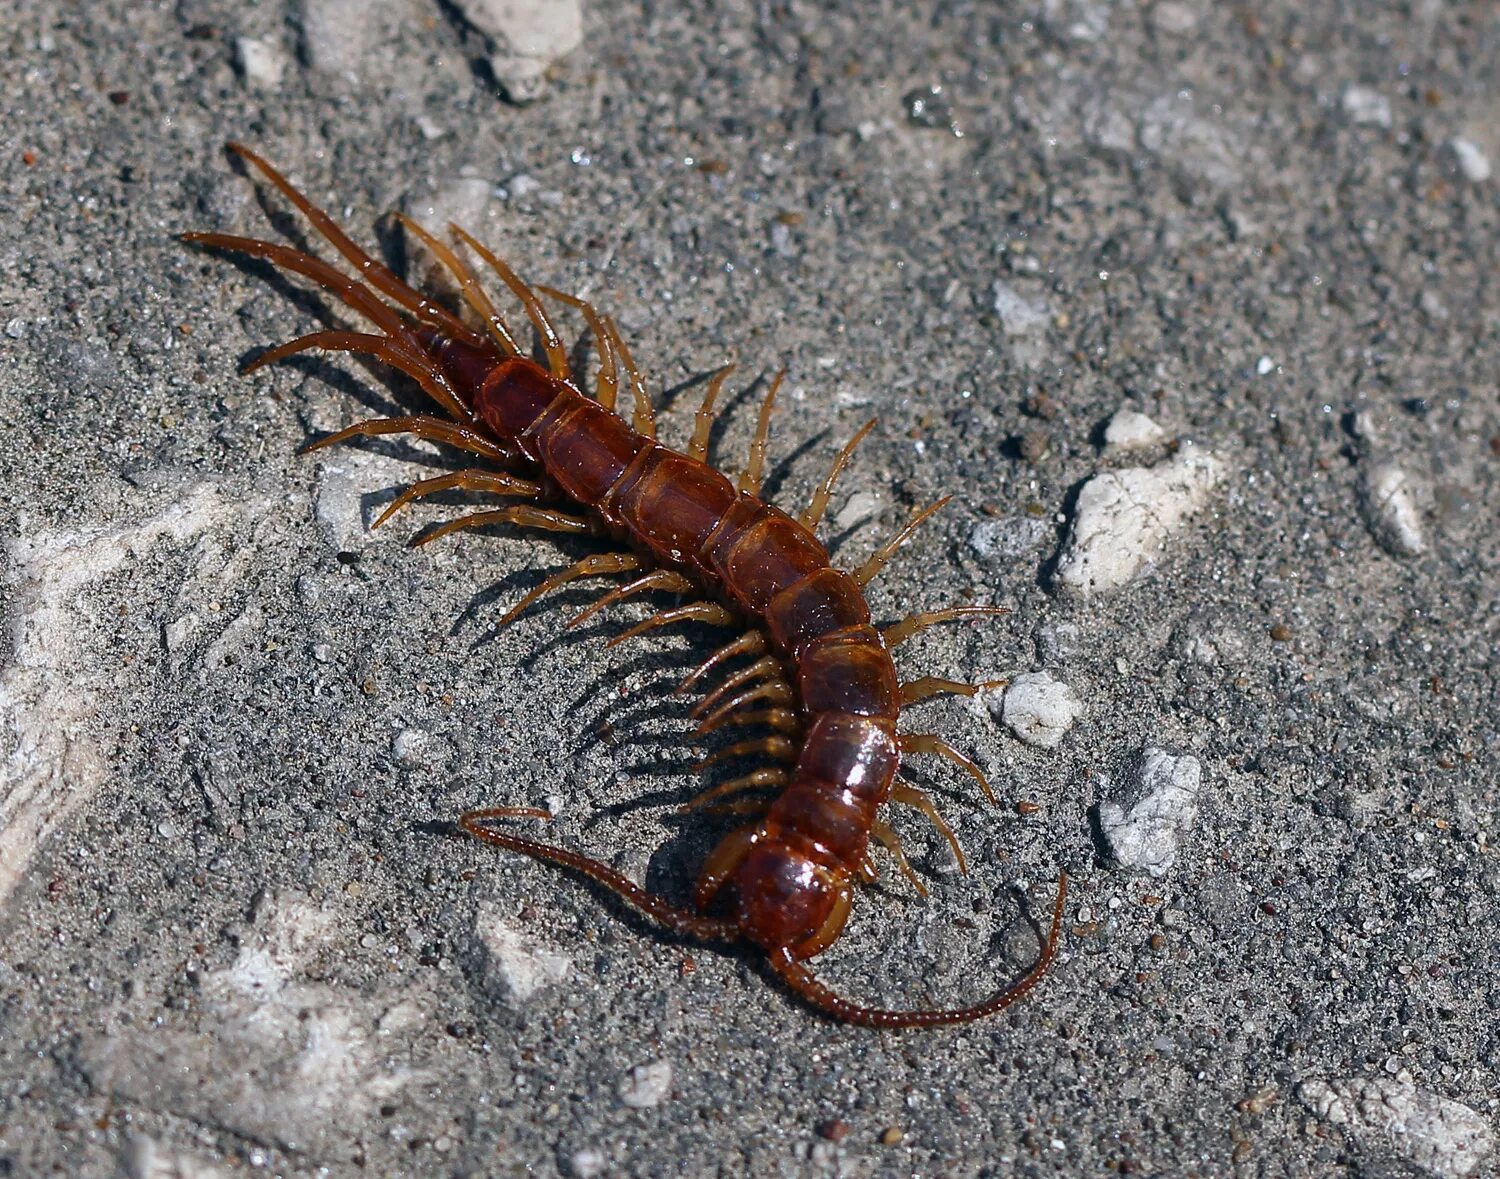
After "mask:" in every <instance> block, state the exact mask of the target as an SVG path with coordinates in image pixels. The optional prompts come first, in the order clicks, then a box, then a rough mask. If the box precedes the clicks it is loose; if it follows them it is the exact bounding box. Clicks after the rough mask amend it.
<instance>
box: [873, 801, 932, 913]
mask: <svg viewBox="0 0 1500 1179" xmlns="http://www.w3.org/2000/svg"><path fill="white" fill-rule="evenodd" d="M870 834H871V835H873V836H874V837H875V838H876V839H877V840H879V841H880V845H881V846H882V847H883V848H885V850H886V851H888V852H890V853H891V857H892V858H893V859H894V860H895V861H896V867H897V868H899V869H900V870H901V875H903V876H905V877H906V878H907V879H908V880H910V881H911V886H912V887H913V888H914V889H916V890H917V895H918V896H921V897H925V896H926V895H927V886H926V885H925V884H923V883H922V880H921V877H919V876H918V875H917V874H916V873H915V872H913V871H912V867H911V861H910V860H908V859H907V858H906V852H905V851H904V850H902V847H901V836H899V835H897V834H896V832H895V831H893V830H892V829H891V825H890V824H889V823H886V822H884V821H883V820H881V819H876V820H875V822H874V823H873V824H872V825H871V827H870Z"/></svg>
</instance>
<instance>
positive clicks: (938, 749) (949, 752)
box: [896, 733, 1000, 806]
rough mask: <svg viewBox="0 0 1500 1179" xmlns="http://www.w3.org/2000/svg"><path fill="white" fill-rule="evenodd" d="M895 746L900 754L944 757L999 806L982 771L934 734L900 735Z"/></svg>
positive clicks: (998, 801)
mask: <svg viewBox="0 0 1500 1179" xmlns="http://www.w3.org/2000/svg"><path fill="white" fill-rule="evenodd" d="M896 744H897V746H898V747H899V748H900V750H901V752H902V753H935V754H937V755H938V756H939V757H946V758H947V759H948V760H949V761H951V762H952V763H953V764H954V765H956V766H958V767H959V768H960V769H962V770H964V771H965V772H967V773H968V774H970V775H972V777H973V778H974V781H976V782H978V783H979V787H980V789H981V790H983V791H984V793H985V795H986V796H987V797H988V798H989V800H990V801H991V802H992V803H994V804H995V805H996V806H999V805H1000V800H999V799H998V798H996V797H995V792H994V791H993V790H992V789H990V780H989V779H988V778H986V777H985V776H984V771H983V770H981V769H980V768H979V767H978V766H977V765H975V764H974V762H973V761H972V760H970V759H969V758H967V757H965V756H964V755H963V754H962V753H960V752H959V751H958V750H956V749H954V748H953V746H951V745H949V744H948V742H946V741H944V740H943V739H942V738H941V737H939V736H938V735H937V734H936V733H902V734H901V735H900V736H898V737H897V738H896Z"/></svg>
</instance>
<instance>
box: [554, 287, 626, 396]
mask: <svg viewBox="0 0 1500 1179" xmlns="http://www.w3.org/2000/svg"><path fill="white" fill-rule="evenodd" d="M536 289H537V290H538V291H539V292H541V293H542V294H544V295H546V296H547V297H548V298H549V299H556V300H557V301H558V302H559V303H565V304H567V306H569V307H573V308H576V309H577V310H579V311H581V312H583V318H584V322H586V323H587V324H588V325H589V331H591V332H592V333H593V334H594V347H595V348H596V349H597V350H598V352H599V372H598V375H597V376H596V377H595V378H594V400H595V401H597V402H598V403H599V404H600V405H602V406H603V407H604V408H605V409H607V410H610V411H611V412H613V411H614V408H615V402H616V400H618V398H619V394H620V362H619V358H618V357H617V356H616V355H615V345H614V340H613V338H612V337H611V336H610V334H609V331H608V329H606V328H605V326H604V319H603V317H602V316H601V315H600V314H599V309H598V308H597V307H595V306H594V305H593V304H592V303H587V302H585V301H584V300H582V299H580V298H578V296H577V295H570V294H568V293H566V292H565V291H559V290H557V289H556V288H555V287H544V286H542V285H541V284H540V283H538V284H537V288H536Z"/></svg>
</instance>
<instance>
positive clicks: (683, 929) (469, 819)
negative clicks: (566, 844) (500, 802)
mask: <svg viewBox="0 0 1500 1179" xmlns="http://www.w3.org/2000/svg"><path fill="white" fill-rule="evenodd" d="M518 817H520V818H547V817H548V815H547V812H545V811H537V810H534V809H533V808H529V807H489V808H486V809H483V810H474V811H468V812H466V813H465V814H463V815H460V816H459V820H458V825H459V827H461V828H462V829H463V830H464V831H465V832H467V833H468V834H470V835H472V836H474V837H475V838H476V839H482V840H484V841H485V842H486V843H492V844H494V845H495V846H496V847H501V848H504V849H505V850H506V851H513V852H519V853H520V854H521V855H523V856H530V857H531V858H532V859H534V860H541V861H543V862H544V863H549V864H555V865H557V866H558V867H560V868H566V869H568V870H569V871H572V872H577V873H579V874H580V875H582V876H586V877H587V878H588V879H590V880H592V881H593V882H594V883H595V884H598V885H600V886H601V887H603V888H607V889H609V891H610V892H612V893H614V894H615V896H617V897H619V898H620V900H622V901H623V902H625V904H627V905H629V906H630V907H631V908H632V909H634V910H636V911H637V912H638V913H642V914H644V915H645V916H647V917H650V918H651V919H652V920H653V921H656V922H658V923H660V924H661V925H663V926H665V927H666V928H667V929H669V930H671V931H672V932H673V933H678V934H683V935H685V936H687V937H697V938H707V939H711V940H715V941H736V940H738V937H739V931H738V930H737V929H736V928H735V924H734V922H733V921H722V920H716V919H714V918H711V917H702V916H699V915H698V914H697V913H694V912H692V911H691V910H688V909H682V908H679V907H678V906H676V905H673V904H671V903H670V902H668V901H667V900H666V899H665V898H663V897H659V896H657V895H656V894H655V893H652V892H647V891H646V890H645V889H644V888H642V887H641V886H640V885H639V884H637V883H636V882H635V881H633V880H631V879H630V878H629V877H627V876H625V875H623V874H621V873H620V872H617V871H615V869H613V868H611V867H610V866H609V865H608V864H602V863H600V862H599V861H598V860H595V859H591V858H590V857H588V856H585V855H580V854H579V853H578V852H575V851H569V850H568V849H567V848H563V847H557V846H555V845H553V844H550V843H539V842H537V841H536V840H534V839H527V838H525V837H523V836H520V835H512V834H511V833H510V832H509V831H497V830H496V829H495V828H493V827H490V826H486V824H487V823H488V822H490V821H491V820H493V819H512V818H518Z"/></svg>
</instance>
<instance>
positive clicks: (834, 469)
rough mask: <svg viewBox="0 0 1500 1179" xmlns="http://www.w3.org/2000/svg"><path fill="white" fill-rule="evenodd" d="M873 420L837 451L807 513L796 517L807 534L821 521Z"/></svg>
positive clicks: (872, 424)
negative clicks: (855, 449)
mask: <svg viewBox="0 0 1500 1179" xmlns="http://www.w3.org/2000/svg"><path fill="white" fill-rule="evenodd" d="M875 422H876V419H875V418H871V419H870V420H869V421H868V422H866V423H865V424H864V425H863V426H861V427H860V428H859V430H858V431H857V432H856V433H855V435H854V437H853V438H851V439H849V441H848V442H846V443H844V449H843V450H841V451H839V454H838V457H837V458H836V459H834V460H833V466H831V467H829V468H828V477H827V478H826V479H824V480H823V482H822V483H820V484H819V485H818V490H817V491H815V492H814V493H813V497H812V503H810V504H808V505H807V511H805V512H803V513H802V515H801V516H799V517H798V522H799V523H800V524H801V525H802V527H804V528H806V529H807V530H808V531H809V532H811V531H813V530H814V529H816V528H817V526H818V524H819V522H820V521H821V520H822V519H823V513H824V512H825V511H827V509H828V501H829V499H830V498H831V497H832V495H833V485H834V484H835V483H837V482H838V479H839V476H840V475H842V474H843V473H844V467H845V466H846V465H847V464H848V462H849V459H850V456H852V455H853V454H854V448H855V447H856V446H858V445H859V444H860V443H861V442H863V441H864V438H865V435H866V434H868V433H869V432H870V431H871V430H873V429H874V428H875Z"/></svg>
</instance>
